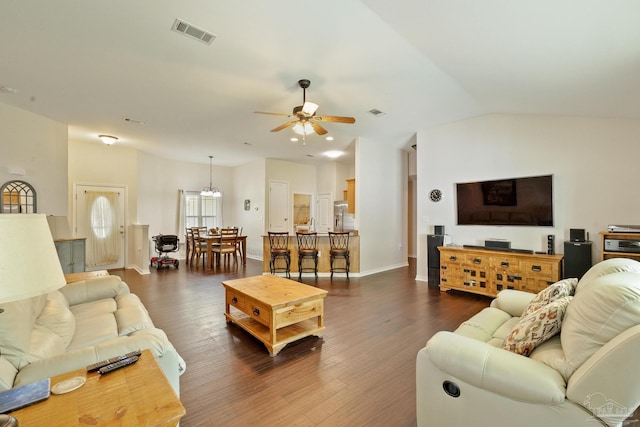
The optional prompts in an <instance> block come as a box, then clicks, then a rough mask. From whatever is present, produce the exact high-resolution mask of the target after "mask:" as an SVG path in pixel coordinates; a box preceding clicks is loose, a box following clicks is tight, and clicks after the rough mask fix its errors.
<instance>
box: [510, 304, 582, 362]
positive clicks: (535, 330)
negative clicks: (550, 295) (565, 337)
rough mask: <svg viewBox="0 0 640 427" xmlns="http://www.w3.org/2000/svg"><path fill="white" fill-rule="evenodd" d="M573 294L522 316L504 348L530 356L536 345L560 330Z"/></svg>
mask: <svg viewBox="0 0 640 427" xmlns="http://www.w3.org/2000/svg"><path fill="white" fill-rule="evenodd" d="M571 299H572V297H571V296H565V297H562V298H560V299H557V300H555V301H552V302H550V303H549V304H547V305H545V306H542V307H540V308H539V309H537V310H536V311H534V312H533V313H529V314H527V315H526V316H522V318H520V320H519V321H518V323H517V324H516V326H515V327H514V328H513V330H512V331H511V333H510V334H509V336H508V337H507V338H506V339H505V341H504V344H503V345H502V348H504V349H505V350H509V351H512V352H514V353H517V354H521V355H523V356H529V355H530V354H531V352H532V351H533V349H534V348H536V346H538V345H540V344H542V343H543V342H545V341H547V340H548V339H549V338H551V337H553V336H554V335H556V334H557V333H558V332H560V327H561V325H562V319H563V317H564V314H565V311H566V309H567V306H568V305H569V302H570V301H571Z"/></svg>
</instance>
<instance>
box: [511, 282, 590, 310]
mask: <svg viewBox="0 0 640 427" xmlns="http://www.w3.org/2000/svg"><path fill="white" fill-rule="evenodd" d="M577 284H578V279H574V278H571V279H564V280H560V281H559V282H556V283H554V284H553V285H549V286H548V287H547V288H546V289H544V290H542V291H540V292H538V294H537V295H536V296H535V297H533V299H532V300H531V302H530V303H529V305H528V306H527V308H526V309H525V310H524V312H523V313H522V316H521V317H525V316H527V315H529V314H531V313H533V312H534V311H537V310H539V309H541V308H542V307H544V306H545V305H547V304H549V303H550V302H553V301H556V300H558V299H560V298H564V297H568V296H573V294H574V293H575V291H576V285H577Z"/></svg>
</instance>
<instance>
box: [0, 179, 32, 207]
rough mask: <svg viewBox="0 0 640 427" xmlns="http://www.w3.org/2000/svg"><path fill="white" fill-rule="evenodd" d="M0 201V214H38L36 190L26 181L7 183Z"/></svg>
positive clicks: (4, 185) (3, 187) (2, 188)
mask: <svg viewBox="0 0 640 427" xmlns="http://www.w3.org/2000/svg"><path fill="white" fill-rule="evenodd" d="M0 189H1V190H2V198H1V199H0V213H36V212H37V211H38V210H37V204H36V190H35V189H34V188H33V187H32V186H31V184H29V183H28V182H24V181H9V182H5V183H4V184H3V185H2V187H1V188H0Z"/></svg>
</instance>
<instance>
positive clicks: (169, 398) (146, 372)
mask: <svg viewBox="0 0 640 427" xmlns="http://www.w3.org/2000/svg"><path fill="white" fill-rule="evenodd" d="M77 376H82V377H86V380H87V382H86V383H85V384H84V385H83V386H82V387H80V388H79V389H77V390H74V391H71V392H69V393H66V394H57V395H56V394H52V395H51V396H50V397H49V398H48V399H47V400H45V401H42V402H39V403H36V404H34V405H31V406H27V407H26V408H22V409H19V410H17V411H13V412H11V413H10V414H9V415H11V416H13V417H15V418H16V419H17V420H18V422H19V423H20V425H21V426H46V425H49V426H53V425H56V426H89V425H96V426H106V425H118V426H175V425H177V424H178V422H179V421H180V418H182V417H183V416H184V414H185V409H184V406H182V403H181V402H180V399H178V396H176V393H175V391H174V390H173V388H171V385H170V384H169V381H168V380H167V378H166V377H165V376H164V373H163V372H162V370H161V369H160V367H159V366H158V363H157V362H156V360H155V359H154V357H153V354H152V353H151V352H150V351H149V350H144V351H143V352H142V355H141V356H140V359H139V360H138V361H137V362H136V363H134V364H133V365H130V366H126V367H124V368H121V369H118V370H116V371H113V372H110V373H108V374H105V375H100V374H98V373H97V372H91V373H87V370H86V368H83V369H78V370H76V371H72V372H68V373H66V374H62V375H57V376H54V377H52V378H51V386H52V387H53V386H54V385H55V384H57V383H59V382H60V381H63V380H66V379H69V378H73V377H77Z"/></svg>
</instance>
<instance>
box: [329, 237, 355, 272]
mask: <svg viewBox="0 0 640 427" xmlns="http://www.w3.org/2000/svg"><path fill="white" fill-rule="evenodd" d="M337 259H343V260H344V266H343V267H336V266H334V262H335V260H337ZM329 262H330V268H331V278H332V279H333V273H334V272H335V273H347V280H349V267H350V261H349V232H348V231H341V232H338V231H335V232H334V231H329Z"/></svg>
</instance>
